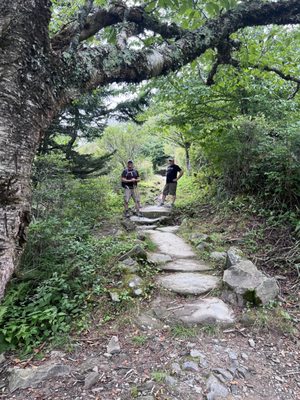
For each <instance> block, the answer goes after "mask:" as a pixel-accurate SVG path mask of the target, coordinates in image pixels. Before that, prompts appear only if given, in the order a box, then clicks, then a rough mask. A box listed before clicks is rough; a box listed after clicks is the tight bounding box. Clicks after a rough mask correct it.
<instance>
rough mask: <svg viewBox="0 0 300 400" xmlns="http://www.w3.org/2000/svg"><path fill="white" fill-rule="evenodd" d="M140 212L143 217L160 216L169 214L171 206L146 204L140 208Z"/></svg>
mask: <svg viewBox="0 0 300 400" xmlns="http://www.w3.org/2000/svg"><path fill="white" fill-rule="evenodd" d="M140 213H141V214H142V215H143V216H144V217H148V218H159V217H162V216H167V215H170V213H171V208H168V207H160V206H147V207H143V208H141V209H140Z"/></svg>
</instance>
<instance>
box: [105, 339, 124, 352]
mask: <svg viewBox="0 0 300 400" xmlns="http://www.w3.org/2000/svg"><path fill="white" fill-rule="evenodd" d="M120 351H121V347H120V343H119V338H118V336H112V337H111V339H110V341H109V343H108V345H107V353H108V354H117V353H120Z"/></svg>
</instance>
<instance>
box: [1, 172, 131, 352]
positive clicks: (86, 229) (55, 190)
mask: <svg viewBox="0 0 300 400" xmlns="http://www.w3.org/2000/svg"><path fill="white" fill-rule="evenodd" d="M59 175H60V176H59ZM62 185H63V187H64V190H61V189H62V187H61V186H62ZM34 195H35V199H34V204H35V206H36V204H37V201H38V202H39V205H38V207H37V206H36V207H35V209H34V210H35V212H36V211H37V210H38V212H37V213H36V216H37V218H36V219H35V221H34V222H33V223H32V224H31V226H30V231H29V240H28V245H27V247H26V250H25V253H24V255H23V258H22V265H21V267H20V269H19V271H18V272H17V274H16V276H15V277H14V278H13V280H12V282H11V284H10V286H9V288H8V291H7V294H6V296H5V299H4V301H3V302H2V304H1V306H0V324H1V327H2V329H1V331H0V352H1V351H2V350H4V349H7V348H10V349H14V348H19V347H22V349H23V351H25V352H28V351H31V350H32V348H33V347H35V346H38V345H39V344H40V343H42V342H43V341H45V340H47V339H53V338H57V337H58V336H59V335H64V334H66V333H68V332H70V330H71V329H72V328H73V327H74V324H76V323H79V322H80V320H81V319H82V318H83V317H84V313H85V312H86V310H87V309H88V308H89V307H91V306H92V305H93V304H94V302H95V301H96V300H97V298H99V296H101V295H103V293H105V286H106V285H107V284H109V283H110V281H111V280H112V279H113V277H112V276H110V272H111V271H110V270H109V269H108V268H107V266H108V264H109V263H110V261H111V260H112V258H113V257H115V256H116V255H117V254H119V253H120V252H122V251H125V250H128V249H129V248H130V247H131V244H130V243H129V242H124V241H122V240H121V239H117V238H116V237H114V236H109V235H107V236H106V237H103V238H96V237H95V235H94V234H93V233H94V232H93V228H94V226H95V225H101V224H102V223H105V221H110V219H111V218H112V215H114V214H118V213H119V212H120V206H121V200H122V199H121V198H120V199H119V197H117V196H116V195H115V193H113V192H112V191H111V189H110V188H109V185H108V184H107V180H106V178H105V177H101V178H97V179H93V180H87V181H76V180H74V179H73V178H71V177H70V176H68V175H67V174H65V173H64V171H61V172H60V174H57V176H56V177H53V176H52V178H51V182H49V181H48V179H46V178H45V179H44V178H43V180H42V181H39V182H38V183H37V184H36V191H35V193H34ZM41 205H42V206H41Z"/></svg>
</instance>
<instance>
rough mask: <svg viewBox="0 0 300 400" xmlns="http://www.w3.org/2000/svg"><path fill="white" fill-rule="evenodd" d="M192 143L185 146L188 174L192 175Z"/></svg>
mask: <svg viewBox="0 0 300 400" xmlns="http://www.w3.org/2000/svg"><path fill="white" fill-rule="evenodd" d="M190 147H191V144H190V143H185V144H184V151H185V163H186V170H187V174H188V175H190V174H191V159H190Z"/></svg>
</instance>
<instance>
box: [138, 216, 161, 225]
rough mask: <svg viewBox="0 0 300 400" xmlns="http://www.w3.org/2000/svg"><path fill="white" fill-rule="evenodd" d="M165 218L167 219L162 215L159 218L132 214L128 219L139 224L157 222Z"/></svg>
mask: <svg viewBox="0 0 300 400" xmlns="http://www.w3.org/2000/svg"><path fill="white" fill-rule="evenodd" d="M166 219H167V217H166V216H162V217H159V218H146V217H138V216H136V215H133V216H132V217H130V221H132V222H135V223H136V224H139V225H153V224H158V223H160V222H162V221H164V220H166Z"/></svg>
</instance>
